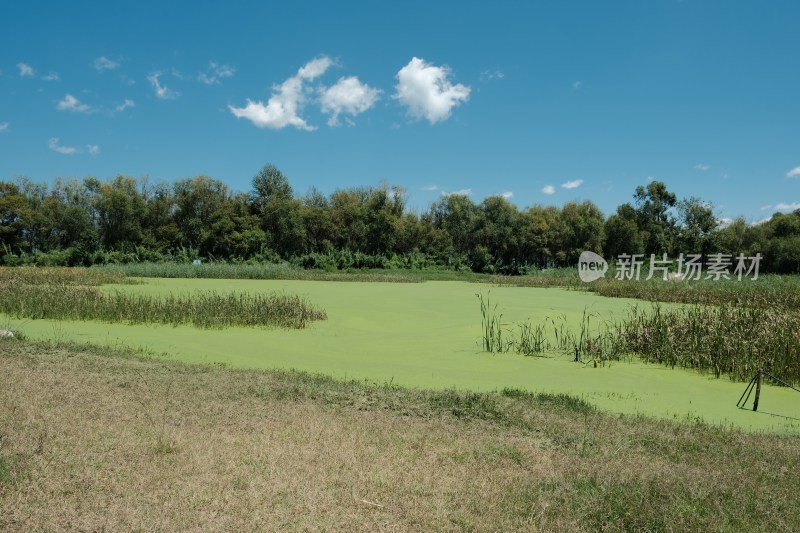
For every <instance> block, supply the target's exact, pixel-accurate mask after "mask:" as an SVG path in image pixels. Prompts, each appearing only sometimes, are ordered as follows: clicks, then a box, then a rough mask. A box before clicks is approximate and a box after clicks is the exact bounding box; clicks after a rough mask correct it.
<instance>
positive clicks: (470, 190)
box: [442, 189, 472, 196]
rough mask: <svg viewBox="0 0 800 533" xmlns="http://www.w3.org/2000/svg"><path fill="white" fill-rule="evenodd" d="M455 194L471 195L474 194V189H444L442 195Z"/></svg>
mask: <svg viewBox="0 0 800 533" xmlns="http://www.w3.org/2000/svg"><path fill="white" fill-rule="evenodd" d="M453 195H458V196H470V195H472V189H459V190H457V191H452V192H446V191H442V196H453Z"/></svg>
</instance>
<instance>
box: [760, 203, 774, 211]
mask: <svg viewBox="0 0 800 533" xmlns="http://www.w3.org/2000/svg"><path fill="white" fill-rule="evenodd" d="M768 209H772V206H771V205H769V204H767V205H762V206H761V210H762V211H767V210H768Z"/></svg>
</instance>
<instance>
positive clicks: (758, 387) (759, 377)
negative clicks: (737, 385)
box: [753, 368, 764, 411]
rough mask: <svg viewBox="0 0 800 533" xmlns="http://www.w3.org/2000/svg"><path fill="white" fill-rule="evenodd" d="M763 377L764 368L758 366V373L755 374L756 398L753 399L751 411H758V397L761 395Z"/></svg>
mask: <svg viewBox="0 0 800 533" xmlns="http://www.w3.org/2000/svg"><path fill="white" fill-rule="evenodd" d="M763 377H764V370H762V369H761V368H759V369H758V374H757V375H756V399H755V400H753V411H758V398H759V396H761V380H762V378H763Z"/></svg>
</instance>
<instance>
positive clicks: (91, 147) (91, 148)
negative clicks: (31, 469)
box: [86, 144, 100, 155]
mask: <svg viewBox="0 0 800 533" xmlns="http://www.w3.org/2000/svg"><path fill="white" fill-rule="evenodd" d="M86 151H87V152H89V154H91V155H100V147H99V146H97V145H96V144H87V145H86Z"/></svg>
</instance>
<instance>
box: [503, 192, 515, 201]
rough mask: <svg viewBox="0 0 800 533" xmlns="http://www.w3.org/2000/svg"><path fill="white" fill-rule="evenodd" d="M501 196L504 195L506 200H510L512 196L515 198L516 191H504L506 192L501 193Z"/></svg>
mask: <svg viewBox="0 0 800 533" xmlns="http://www.w3.org/2000/svg"><path fill="white" fill-rule="evenodd" d="M500 196H502V197H503V198H505V199H506V200H510V199H511V198H513V197H514V193H513V192H511V191H506V192H504V193H501V194H500Z"/></svg>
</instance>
